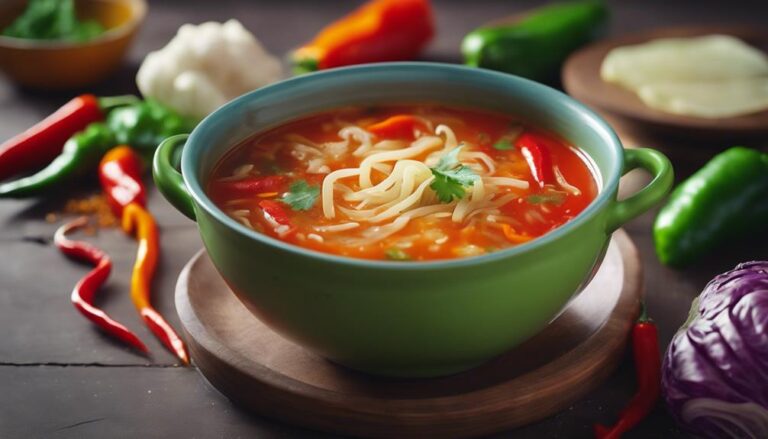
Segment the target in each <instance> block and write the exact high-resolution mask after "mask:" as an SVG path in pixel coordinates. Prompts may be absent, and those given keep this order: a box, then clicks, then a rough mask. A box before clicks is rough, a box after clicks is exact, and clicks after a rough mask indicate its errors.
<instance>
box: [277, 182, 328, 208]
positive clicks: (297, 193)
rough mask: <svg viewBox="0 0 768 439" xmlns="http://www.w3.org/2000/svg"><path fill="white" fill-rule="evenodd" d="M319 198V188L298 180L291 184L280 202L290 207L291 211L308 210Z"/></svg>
mask: <svg viewBox="0 0 768 439" xmlns="http://www.w3.org/2000/svg"><path fill="white" fill-rule="evenodd" d="M319 196H320V188H319V187H317V186H310V185H309V184H307V182H306V181H304V180H299V181H297V182H295V183H293V184H291V186H290V187H289V188H288V193H287V194H285V195H284V196H283V198H281V199H280V201H282V202H283V203H285V204H287V205H289V206H291V209H293V210H309V209H311V208H312V206H314V205H315V202H316V201H317V197H319Z"/></svg>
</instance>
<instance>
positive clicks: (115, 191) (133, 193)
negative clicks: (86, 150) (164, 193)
mask: <svg viewBox="0 0 768 439" xmlns="http://www.w3.org/2000/svg"><path fill="white" fill-rule="evenodd" d="M99 180H100V181H101V187H102V188H103V189H104V195H106V198H107V202H108V203H109V206H110V207H111V208H112V211H113V212H114V213H115V216H117V217H118V218H122V216H123V209H125V206H127V205H129V204H131V203H136V204H138V205H140V206H145V205H146V195H145V191H144V185H143V184H142V182H141V158H139V155H138V154H136V152H134V151H133V149H132V148H130V147H128V146H118V147H115V148H113V149H111V150H110V151H109V152H107V154H106V155H105V156H104V158H102V159H101V163H100V164H99Z"/></svg>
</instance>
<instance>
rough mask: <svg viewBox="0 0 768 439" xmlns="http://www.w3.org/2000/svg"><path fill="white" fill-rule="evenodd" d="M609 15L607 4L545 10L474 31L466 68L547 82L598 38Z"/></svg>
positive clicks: (465, 46)
mask: <svg viewBox="0 0 768 439" xmlns="http://www.w3.org/2000/svg"><path fill="white" fill-rule="evenodd" d="M607 16H608V11H607V9H606V7H605V5H604V4H603V2H602V1H595V0H587V1H572V2H566V3H562V4H556V5H552V6H546V7H544V8H541V9H538V10H535V11H533V12H531V13H530V14H529V15H527V16H525V17H524V18H523V19H521V20H520V21H518V22H516V23H512V24H504V25H499V26H489V27H481V28H479V29H476V30H474V31H472V32H470V33H469V34H468V35H467V36H466V37H464V41H463V42H462V45H461V50H462V53H463V54H464V60H465V62H466V64H467V65H470V66H474V67H483V68H487V69H492V70H499V71H502V72H507V73H512V74H514V75H519V76H523V77H526V78H530V79H534V80H537V81H548V80H552V79H555V78H557V75H558V74H559V72H560V65H561V64H562V63H563V61H564V60H565V58H566V57H567V56H568V55H569V54H570V53H571V52H573V51H574V50H575V49H577V48H579V47H580V46H582V45H583V44H585V43H587V42H589V41H590V40H591V39H593V38H594V37H595V36H596V35H597V34H598V31H599V30H600V29H601V27H602V25H603V24H604V23H605V21H606V18H607Z"/></svg>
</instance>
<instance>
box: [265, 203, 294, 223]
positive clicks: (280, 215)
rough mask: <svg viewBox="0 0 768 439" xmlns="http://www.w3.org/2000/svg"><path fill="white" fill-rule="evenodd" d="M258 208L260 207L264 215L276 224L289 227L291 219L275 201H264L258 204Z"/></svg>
mask: <svg viewBox="0 0 768 439" xmlns="http://www.w3.org/2000/svg"><path fill="white" fill-rule="evenodd" d="M259 207H261V208H262V210H264V213H265V214H267V215H269V216H270V217H272V219H273V220H275V221H276V222H277V223H278V224H283V225H286V226H290V225H291V219H290V217H289V216H288V213H287V212H286V211H285V209H283V206H281V205H280V203H278V202H277V201H272V200H264V201H261V202H259Z"/></svg>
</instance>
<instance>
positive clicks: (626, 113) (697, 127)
mask: <svg viewBox="0 0 768 439" xmlns="http://www.w3.org/2000/svg"><path fill="white" fill-rule="evenodd" d="M712 34H724V35H732V36H734V37H736V38H739V39H741V40H743V41H744V42H746V43H747V44H750V45H752V46H754V47H756V48H758V49H761V50H763V51H765V52H766V53H768V32H767V31H765V30H763V29H758V28H750V27H747V26H679V27H670V28H661V29H654V30H651V31H646V32H641V33H636V34H630V35H624V36H620V37H617V38H612V39H607V40H602V41H598V42H597V43H594V44H592V45H589V46H587V47H585V48H583V49H581V50H579V51H577V52H576V53H574V54H573V55H571V56H570V57H569V58H568V60H567V61H566V62H565V65H564V66H563V73H562V80H563V87H564V88H565V90H566V91H567V92H568V94H570V95H571V96H573V97H574V98H576V99H578V100H580V101H582V102H584V103H585V104H587V105H589V106H591V107H593V108H595V109H597V110H598V111H601V112H604V113H605V114H607V115H609V116H615V117H618V118H619V119H620V121H621V122H622V123H624V124H627V125H628V127H627V128H628V129H629V130H633V131H661V132H663V133H664V134H667V135H672V136H677V137H680V138H690V139H703V140H705V141H708V142H709V143H712V144H719V143H722V142H723V141H725V140H728V141H731V142H735V141H738V140H742V139H744V140H748V139H752V138H755V137H759V136H766V135H768V110H767V111H761V112H758V113H753V114H748V115H744V116H737V117H729V118H724V119H706V118H698V117H688V116H681V115H676V114H670V113H665V112H663V111H659V110H655V109H653V108H650V107H648V106H646V105H645V104H644V103H643V102H642V101H641V100H640V98H638V97H637V95H635V93H634V92H631V91H629V90H626V89H624V88H622V87H620V86H619V85H616V84H610V83H607V82H605V81H603V80H602V79H601V78H600V67H601V65H602V64H603V59H605V56H606V55H607V54H608V52H610V51H611V50H612V49H614V48H616V47H619V46H626V45H632V44H640V43H645V42H648V41H650V40H653V39H656V38H670V37H674V38H678V37H695V36H703V35H712Z"/></svg>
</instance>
